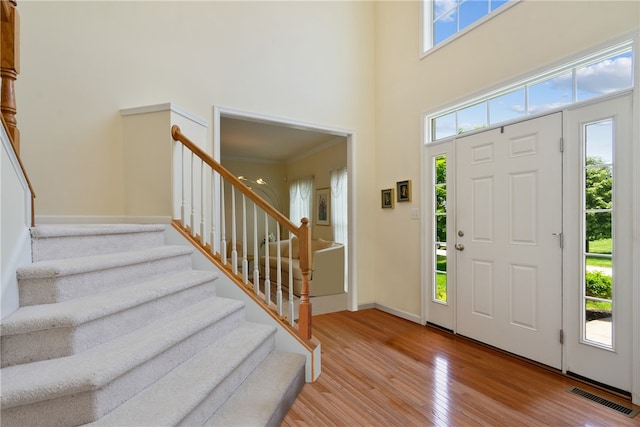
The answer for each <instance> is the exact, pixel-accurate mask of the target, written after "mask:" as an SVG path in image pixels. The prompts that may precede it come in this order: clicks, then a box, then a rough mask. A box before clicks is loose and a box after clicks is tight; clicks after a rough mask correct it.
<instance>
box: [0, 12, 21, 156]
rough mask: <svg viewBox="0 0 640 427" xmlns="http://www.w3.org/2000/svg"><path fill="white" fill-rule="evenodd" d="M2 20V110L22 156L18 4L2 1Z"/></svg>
mask: <svg viewBox="0 0 640 427" xmlns="http://www.w3.org/2000/svg"><path fill="white" fill-rule="evenodd" d="M1 15H2V19H1V20H0V33H1V35H2V48H1V50H0V51H1V52H2V56H1V57H0V76H1V77H2V89H1V93H0V110H1V111H2V116H3V117H4V119H5V125H6V129H7V133H8V134H9V135H11V137H12V143H13V145H14V147H15V151H16V153H17V154H18V155H20V131H19V130H18V120H17V119H16V113H17V109H16V96H15V91H14V82H15V81H16V79H17V78H18V74H19V73H20V15H19V14H18V11H17V10H16V3H15V2H10V1H8V0H2V11H1Z"/></svg>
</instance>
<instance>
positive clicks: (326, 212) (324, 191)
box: [316, 188, 331, 225]
mask: <svg viewBox="0 0 640 427" xmlns="http://www.w3.org/2000/svg"><path fill="white" fill-rule="evenodd" d="M330 203H331V189H330V188H319V189H317V190H316V225H330V224H331V205H330Z"/></svg>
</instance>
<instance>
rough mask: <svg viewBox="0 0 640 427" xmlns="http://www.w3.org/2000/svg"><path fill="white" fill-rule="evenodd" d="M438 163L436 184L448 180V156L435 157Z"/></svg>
mask: <svg viewBox="0 0 640 427" xmlns="http://www.w3.org/2000/svg"><path fill="white" fill-rule="evenodd" d="M435 164H436V184H445V183H446V182H447V157H446V156H438V157H436V159H435Z"/></svg>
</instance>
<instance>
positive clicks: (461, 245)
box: [456, 243, 464, 251]
mask: <svg viewBox="0 0 640 427" xmlns="http://www.w3.org/2000/svg"><path fill="white" fill-rule="evenodd" d="M456 249H457V250H459V251H464V245H463V244H462V243H457V244H456Z"/></svg>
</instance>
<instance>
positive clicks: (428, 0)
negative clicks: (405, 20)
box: [423, 0, 514, 51]
mask: <svg viewBox="0 0 640 427" xmlns="http://www.w3.org/2000/svg"><path fill="white" fill-rule="evenodd" d="M506 3H509V1H508V0H424V4H423V8H424V29H423V31H424V51H427V50H429V49H431V48H432V47H434V46H437V45H438V44H440V43H442V42H444V41H445V40H448V39H450V38H452V37H453V36H454V35H455V34H457V33H459V32H461V31H464V30H466V29H470V28H471V27H472V26H473V24H476V23H479V22H481V21H482V20H483V18H485V17H486V16H487V15H489V14H491V13H492V12H494V11H495V10H496V9H498V8H500V7H501V6H503V5H504V4H506ZM512 3H514V2H513V1H512Z"/></svg>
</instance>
